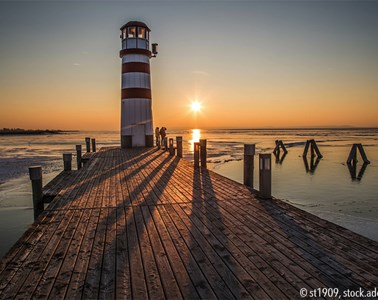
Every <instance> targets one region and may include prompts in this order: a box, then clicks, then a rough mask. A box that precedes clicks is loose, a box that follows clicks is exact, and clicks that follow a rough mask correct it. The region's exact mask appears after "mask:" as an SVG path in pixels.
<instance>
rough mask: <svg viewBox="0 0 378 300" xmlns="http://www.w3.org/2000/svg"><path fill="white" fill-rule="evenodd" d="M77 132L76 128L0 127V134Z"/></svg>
mask: <svg viewBox="0 0 378 300" xmlns="http://www.w3.org/2000/svg"><path fill="white" fill-rule="evenodd" d="M71 132H79V131H78V130H55V129H44V130H43V129H21V128H3V129H0V135H48V134H64V133H71Z"/></svg>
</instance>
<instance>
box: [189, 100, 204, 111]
mask: <svg viewBox="0 0 378 300" xmlns="http://www.w3.org/2000/svg"><path fill="white" fill-rule="evenodd" d="M190 107H191V108H192V111H194V112H199V111H201V108H202V105H201V103H200V102H198V101H193V102H192V104H191V105H190Z"/></svg>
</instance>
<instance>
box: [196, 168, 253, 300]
mask: <svg viewBox="0 0 378 300" xmlns="http://www.w3.org/2000/svg"><path fill="white" fill-rule="evenodd" d="M192 195H193V196H192V202H191V205H192V206H191V215H190V220H191V224H190V226H191V227H190V237H191V240H190V246H189V248H190V249H195V251H193V253H194V255H196V260H197V265H198V266H199V267H200V269H201V271H202V273H203V275H204V276H205V278H206V279H207V282H208V284H209V286H202V290H201V291H199V292H202V294H201V297H202V298H213V297H217V298H220V299H232V298H236V299H241V298H244V297H246V296H248V293H247V292H246V290H245V289H244V287H243V286H242V285H241V284H240V282H239V281H238V278H237V275H238V270H237V268H235V262H234V261H233V260H232V259H231V254H230V252H229V251H228V239H227V237H226V236H225V235H224V234H223V231H224V229H225V227H224V224H223V221H222V213H221V212H220V210H219V208H218V205H217V197H216V194H215V191H214V187H213V184H212V181H211V177H210V175H209V172H208V170H206V169H204V168H195V169H194V173H193V187H192ZM210 211H211V212H210ZM215 223H216V225H215ZM216 232H220V233H221V234H219V235H218V236H217V235H216V234H215V233H216Z"/></svg>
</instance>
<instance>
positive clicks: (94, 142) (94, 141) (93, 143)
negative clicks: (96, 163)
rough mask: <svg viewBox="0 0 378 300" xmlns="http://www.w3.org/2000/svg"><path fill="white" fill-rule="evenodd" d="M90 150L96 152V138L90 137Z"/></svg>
mask: <svg viewBox="0 0 378 300" xmlns="http://www.w3.org/2000/svg"><path fill="white" fill-rule="evenodd" d="M92 151H93V152H96V139H92Z"/></svg>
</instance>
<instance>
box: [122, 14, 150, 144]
mask: <svg viewBox="0 0 378 300" xmlns="http://www.w3.org/2000/svg"><path fill="white" fill-rule="evenodd" d="M150 31H151V30H150V29H149V28H148V27H147V25H146V24H144V23H142V22H137V21H131V22H128V23H126V24H125V25H123V26H122V27H121V39H122V50H121V52H120V57H121V58H122V80H121V82H122V97H121V99H122V100H121V147H122V148H132V147H152V146H153V124H152V102H151V100H152V97H151V80H150V58H151V57H155V56H156V54H157V51H156V46H157V44H152V50H153V51H152V52H151V51H150V42H149V37H150Z"/></svg>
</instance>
